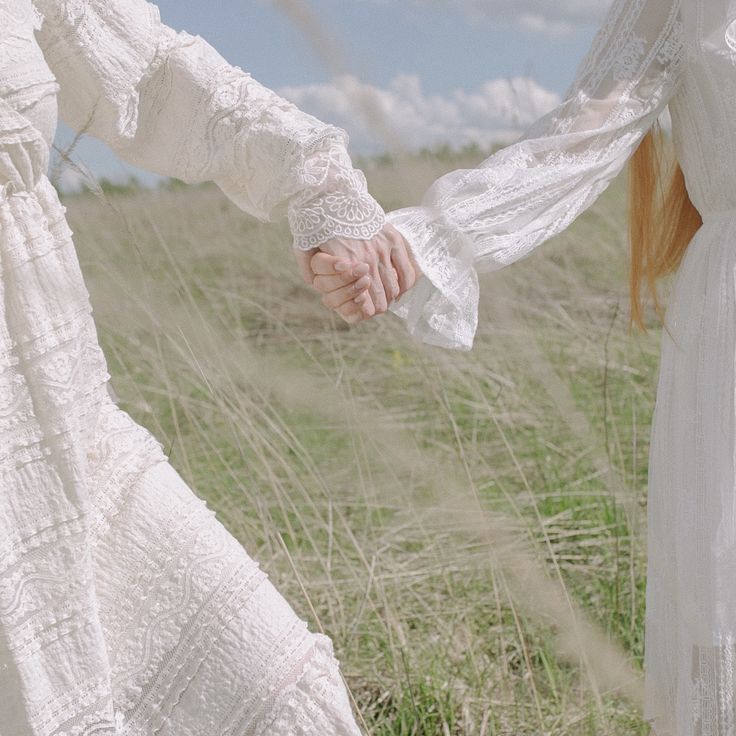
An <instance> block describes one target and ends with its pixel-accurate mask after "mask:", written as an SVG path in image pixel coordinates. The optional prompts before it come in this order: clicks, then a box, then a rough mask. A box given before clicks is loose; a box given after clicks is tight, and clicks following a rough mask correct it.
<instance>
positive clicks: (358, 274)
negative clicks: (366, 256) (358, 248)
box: [312, 263, 368, 294]
mask: <svg viewBox="0 0 736 736" xmlns="http://www.w3.org/2000/svg"><path fill="white" fill-rule="evenodd" d="M367 275H368V264H367V263H361V264H360V265H359V266H356V267H355V268H354V269H353V270H351V271H347V272H345V273H340V274H334V275H329V276H315V277H314V281H313V283H312V286H314V288H315V289H317V291H321V292H322V293H323V294H327V293H329V292H330V291H335V289H340V288H342V287H343V286H347V285H348V284H352V283H354V282H356V281H357V280H358V279H360V278H362V277H364V276H367Z"/></svg>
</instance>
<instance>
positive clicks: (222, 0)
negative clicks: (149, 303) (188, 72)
mask: <svg viewBox="0 0 736 736" xmlns="http://www.w3.org/2000/svg"><path fill="white" fill-rule="evenodd" d="M305 1H306V4H307V6H308V7H309V8H310V9H311V11H312V13H313V14H314V15H315V17H317V18H318V19H319V21H320V23H321V24H322V27H323V29H324V31H325V32H326V33H328V34H330V35H331V36H332V37H334V38H336V39H337V40H338V43H339V44H340V46H341V47H342V50H343V52H344V57H345V59H346V60H347V65H348V68H347V69H346V70H345V71H347V72H349V73H351V74H353V75H354V76H355V77H356V78H357V79H358V80H360V82H361V83H362V84H368V85H371V86H372V87H375V88H377V89H378V90H390V94H391V99H393V100H394V101H397V100H398V101H400V100H401V97H402V95H403V96H406V95H407V90H408V89H410V90H412V94H414V95H418V96H421V113H419V114H421V115H427V114H429V113H428V112H427V111H428V110H431V109H433V107H438V106H440V105H441V104H442V103H443V102H444V101H445V100H447V99H453V96H454V98H455V99H457V96H458V95H465V94H466V93H467V94H475V93H477V92H478V90H480V89H481V87H482V85H484V84H486V83H488V82H489V81H491V80H507V79H510V78H515V77H529V78H531V79H533V80H534V82H535V83H536V85H537V86H538V90H537V91H540V90H545V91H549V92H551V93H556V94H557V95H559V94H561V93H563V92H564V90H565V88H566V87H567V85H568V84H569V83H570V81H571V80H572V78H573V75H574V73H575V70H576V68H577V65H578V63H579V62H580V59H581V58H582V56H583V54H584V53H585V51H586V50H587V48H588V46H589V44H590V42H591V40H592V37H593V35H594V33H595V30H596V28H597V26H598V24H599V21H600V18H601V17H602V15H603V13H604V11H605V7H606V5H607V0H555V2H552V0H305ZM283 4H284V5H285V4H287V3H286V2H284V3H283ZM158 5H159V8H160V10H161V17H162V19H163V21H164V22H165V23H167V24H168V25H170V26H172V27H173V28H176V29H177V30H186V31H189V32H190V33H193V34H199V35H201V36H203V37H204V38H205V39H206V40H207V41H209V42H210V43H211V44H212V45H213V46H215V48H217V49H218V51H219V52H220V53H221V54H222V55H223V56H224V57H225V58H226V59H227V60H228V61H229V62H231V63H233V64H237V65H238V66H240V67H242V68H243V69H246V70H247V71H249V72H250V73H251V74H252V75H253V76H254V77H255V78H256V79H257V80H258V81H260V82H261V83H263V84H265V85H267V86H269V87H272V88H274V89H277V90H279V91H280V92H282V93H284V91H285V90H288V92H289V94H288V95H287V96H290V98H291V99H293V100H294V101H295V102H296V103H297V104H299V105H301V106H303V107H304V108H305V109H307V110H308V111H309V112H311V113H312V114H315V115H317V116H318V117H321V118H322V119H325V120H328V121H329V122H335V123H337V124H340V125H342V126H343V127H345V128H346V129H347V130H348V132H349V133H350V134H351V140H353V150H354V151H355V150H356V149H363V150H364V151H365V149H366V148H368V147H370V146H369V143H368V142H367V141H366V140H365V139H364V138H363V136H362V135H361V134H360V132H359V131H358V133H357V136H356V135H355V132H356V131H354V130H351V128H352V127H353V126H354V123H353V121H352V120H351V119H349V118H343V119H337V120H336V119H331V118H330V115H331V109H332V108H331V107H330V106H329V104H325V102H324V100H325V93H326V91H330V90H331V85H333V82H334V80H333V77H332V74H331V72H330V70H329V69H327V68H326V65H325V64H324V62H323V60H322V59H321V58H320V56H319V55H318V53H316V51H315V49H314V48H313V46H312V45H311V44H310V42H309V41H308V40H307V39H306V38H305V37H304V35H303V34H302V32H301V31H300V30H299V29H298V28H297V27H296V25H295V23H294V21H293V19H292V18H291V17H290V16H289V14H288V13H287V12H285V11H284V10H283V9H281V8H280V7H279V3H278V2H277V1H276V0H215V1H214V2H209V3H205V2H202V1H201V0H159V2H158ZM310 90H311V92H310ZM317 92H319V95H318V94H317ZM483 94H484V95H485V96H486V97H488V96H489V95H490V96H491V97H492V98H493V99H495V98H497V97H498V96H499V94H502V93H501V92H499V90H498V88H497V87H488V88H486V89H485V90H484V92H483ZM539 94H541V92H539ZM318 99H319V100H322V102H321V103H319V102H318V101H317V100H318ZM493 99H491V102H493ZM539 99H540V100H541V102H540V105H541V108H544V107H545V105H546V107H549V106H550V104H551V102H550V100H551V99H552V98H551V97H549V96H547V97H545V96H544V95H541V97H539ZM499 104H500V103H499ZM320 105H321V106H320ZM461 107H462V105H461ZM465 107H466V108H467V105H466V106H465ZM476 107H477V105H476ZM310 108H311V109H310ZM463 109H465V108H463ZM544 111H546V110H544V109H539V111H538V112H539V114H541V113H542V112H544ZM496 113H498V111H496V112H491V113H488V114H489V116H491V117H493V116H494V115H496ZM460 114H462V111H461V113H460ZM500 114H501V113H498V115H500ZM530 114H531V116H532V119H533V117H535V116H536V114H537V111H536V108H535V109H534V110H533V112H532V113H529V112H528V111H527V114H526V115H522V116H521V117H520V118H519V119H520V120H522V123H521V124H522V125H526V124H527V123H528V122H530V120H529V119H528V117H529V115H530ZM455 116H456V117H457V113H455ZM476 117H477V116H476ZM482 125H483V121H480V122H479V121H478V120H477V119H476V120H474V121H472V126H470V123H469V126H470V127H468V130H472V131H476V130H477V129H478V128H479V126H480V127H482ZM494 126H495V127H496V128H499V126H500V127H504V126H503V125H500V123H499V121H498V120H496V119H495V118H494V120H493V121H490V120H489V121H488V125H487V126H486V127H487V128H488V131H491V130H494V129H495V128H494ZM441 127H442V120H441V118H440V119H438V121H434V124H433V133H432V137H431V139H427V142H428V143H433V142H437V141H438V138H437V136H441V135H442V134H441V132H440V133H438V132H437V130H438V129H441ZM505 127H506V128H508V125H507V126H505ZM463 132H466V131H465V129H464V131H463ZM490 134H491V133H490V132H488V135H490ZM469 135H471V137H472V135H474V134H473V133H470V134H469ZM447 136H448V137H453V136H456V131H452V130H449V129H448V131H447ZM69 138H70V131H68V129H66V128H65V126H61V128H60V131H59V136H58V141H59V143H61V144H62V145H63V144H64V143H65V142H66V141H68V140H69ZM484 140H485V139H484ZM461 142H462V141H461ZM75 155H76V157H77V158H78V159H79V160H80V161H81V162H83V163H84V164H85V165H86V166H87V167H88V168H89V169H90V170H91V171H92V172H94V173H95V174H97V175H104V176H108V177H110V178H121V177H125V176H126V175H127V173H128V172H133V173H136V174H139V175H140V174H141V172H140V171H139V170H137V169H134V168H133V167H130V166H128V165H127V164H121V163H120V162H118V161H117V160H116V159H115V157H114V156H113V155H112V154H111V153H110V152H109V151H107V150H106V149H105V147H104V146H102V145H101V144H99V143H96V142H93V141H91V140H86V141H83V142H82V144H80V146H79V147H78V148H77V149H76V151H75ZM144 178H145V177H144Z"/></svg>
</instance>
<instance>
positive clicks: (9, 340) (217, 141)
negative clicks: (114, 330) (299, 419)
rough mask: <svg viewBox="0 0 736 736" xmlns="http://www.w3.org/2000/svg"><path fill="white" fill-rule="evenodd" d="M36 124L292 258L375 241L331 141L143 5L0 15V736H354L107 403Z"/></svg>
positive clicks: (232, 548)
mask: <svg viewBox="0 0 736 736" xmlns="http://www.w3.org/2000/svg"><path fill="white" fill-rule="evenodd" d="M57 109H58V110H59V111H60V112H61V113H62V115H63V117H64V119H65V120H66V121H67V122H68V123H69V124H70V125H72V126H73V127H75V128H76V129H77V130H83V129H84V130H87V131H88V132H90V133H91V134H93V135H96V136H98V137H100V138H102V139H103V140H105V141H107V142H108V143H109V144H110V145H111V146H113V147H114V148H115V150H116V151H118V152H119V153H120V155H121V156H123V157H125V158H126V159H127V160H128V161H131V162H133V163H137V164H139V165H142V166H146V167H147V168H149V169H151V170H154V171H157V172H158V173H161V174H169V175H172V176H177V177H179V178H182V179H185V180H187V181H215V182H216V183H218V184H219V185H220V186H221V188H222V189H223V191H225V193H226V194H227V195H228V196H229V197H230V198H231V199H232V200H233V201H234V202H235V203H236V204H238V205H239V206H240V207H241V208H242V209H244V210H246V211H248V212H250V213H251V214H253V215H255V216H258V217H260V218H261V219H269V218H271V217H277V216H285V217H286V216H288V219H289V222H290V224H291V227H292V232H293V234H294V245H295V247H298V248H305V249H309V248H311V247H313V246H314V245H318V244H319V243H320V242H322V241H323V240H325V239H328V238H330V237H332V236H335V235H342V236H351V237H370V236H371V235H372V234H373V233H375V232H376V231H377V230H378V229H380V227H381V226H382V223H383V211H382V210H381V208H380V207H379V206H378V205H377V203H376V202H375V200H373V199H372V198H371V197H370V196H369V195H368V194H367V192H366V190H365V179H364V177H363V176H362V174H361V173H360V172H359V171H357V170H355V169H353V168H352V166H351V163H350V159H349V157H348V156H347V153H346V150H345V144H346V136H345V133H344V132H343V131H341V130H339V129H337V128H333V127H331V126H328V125H325V124H323V123H321V122H320V121H318V120H316V119H315V118H312V117H311V116H308V115H306V114H304V113H302V112H300V111H299V110H297V109H296V108H295V107H294V106H293V105H290V104H289V103H287V102H286V101H285V100H283V99H281V98H279V97H278V96H277V95H275V94H274V93H273V92H271V91H270V90H267V89H265V88H264V87H262V86H260V85H259V84H258V83H257V82H255V80H253V79H252V78H251V77H250V76H249V75H248V74H247V73H246V72H244V71H242V70H240V69H239V68H237V67H233V66H231V65H229V64H227V63H226V62H225V60H224V59H222V57H221V56H219V54H217V52H216V51H215V50H214V49H213V48H212V47H211V46H209V45H208V44H207V43H206V42H205V41H204V40H203V39H202V38H200V37H195V36H191V35H189V34H187V33H185V32H182V33H180V34H177V33H176V32H174V31H173V30H172V29H170V28H168V27H166V26H164V25H163V24H162V23H161V22H160V18H159V15H158V11H157V9H156V7H155V6H153V5H151V4H149V3H147V2H144V0H116V2H114V3H110V2H108V1H107V0H84V2H69V1H68V0H43V1H41V0H39V2H36V3H31V0H0V736H92V735H93V734H94V736H102V735H103V734H104V735H108V734H110V735H116V736H122V735H125V736H153V735H154V734H159V735H161V736H164V735H167V736H256V735H259V736H358V734H359V733H360V730H359V728H358V726H357V723H356V720H355V716H354V714H353V712H352V709H351V703H350V700H349V696H348V691H347V688H346V686H345V684H344V682H343V680H342V677H341V674H340V670H339V666H338V661H337V660H336V659H335V656H334V653H333V650H332V643H331V641H330V639H329V638H328V637H327V636H325V635H323V634H319V633H314V632H310V631H309V630H308V629H307V625H306V623H305V622H304V621H302V620H301V619H300V618H299V617H298V616H297V615H296V614H295V612H294V611H293V609H292V608H291V606H290V605H289V604H288V603H287V602H286V601H285V600H284V599H283V598H282V597H281V596H280V595H279V593H278V592H277V591H276V589H275V588H274V586H273V585H272V584H271V583H270V581H269V580H268V577H267V576H266V574H265V572H264V571H263V570H261V569H259V567H258V565H257V564H256V563H255V562H254V561H253V560H252V559H251V558H250V557H249V556H248V554H247V553H246V551H245V550H244V549H243V547H242V546H241V545H240V544H239V543H238V542H237V541H236V540H235V538H234V537H232V536H231V535H230V534H229V533H228V531H227V530H226V529H225V528H224V527H223V525H222V524H221V523H220V522H219V521H218V520H217V519H216V518H215V514H214V512H213V510H212V509H209V508H208V507H207V506H206V504H205V503H204V502H203V501H202V500H201V499H200V498H199V497H198V496H197V495H196V493H195V492H194V491H193V490H192V489H191V488H189V487H188V486H187V485H186V484H185V483H184V481H183V480H182V478H181V477H180V476H179V474H178V473H177V472H176V470H175V469H174V468H173V467H172V466H171V465H170V464H169V462H168V459H167V457H166V456H165V454H164V452H163V448H162V446H161V444H160V442H159V441H158V440H157V439H156V438H155V437H153V435H152V434H151V433H150V432H149V431H148V430H147V429H145V428H144V427H142V426H140V425H138V424H136V423H135V422H134V421H133V420H132V418H131V417H130V416H129V415H128V414H127V413H126V412H125V411H123V410H122V409H121V408H120V407H118V406H117V405H116V403H115V402H114V401H113V398H112V397H111V395H110V393H109V392H108V381H109V378H110V374H109V373H108V370H107V365H106V361H105V356H104V355H103V352H102V350H101V348H100V345H99V342H98V336H97V331H96V327H95V324H94V320H93V317H92V308H91V304H90V301H89V294H88V292H87V289H86V287H85V284H84V280H83V277H82V273H81V270H80V267H79V262H78V260H77V255H76V252H75V248H74V242H73V237H72V236H73V233H72V231H71V229H70V228H69V225H68V224H67V221H66V217H65V208H64V207H63V205H62V204H61V202H60V201H59V197H58V195H57V192H56V190H55V189H54V187H53V186H52V184H51V182H50V181H49V179H48V177H47V169H48V163H49V147H50V145H51V143H52V141H53V138H54V132H55V130H56V123H57ZM251 247H258V244H257V243H253V244H251ZM245 511H246V512H247V510H245Z"/></svg>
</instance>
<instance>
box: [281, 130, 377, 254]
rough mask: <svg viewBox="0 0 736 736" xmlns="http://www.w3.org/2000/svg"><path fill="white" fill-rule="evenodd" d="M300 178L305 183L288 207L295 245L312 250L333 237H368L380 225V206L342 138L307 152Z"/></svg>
mask: <svg viewBox="0 0 736 736" xmlns="http://www.w3.org/2000/svg"><path fill="white" fill-rule="evenodd" d="M299 178H300V179H301V181H302V183H303V184H304V185H305V186H304V188H303V189H302V190H301V191H300V192H299V194H297V195H296V196H295V197H293V198H292V199H291V201H290V202H289V207H288V218H289V226H290V227H291V232H292V235H293V236H294V248H297V249H299V250H311V249H312V248H317V247H319V246H320V245H321V244H322V243H324V242H326V241H327V240H330V239H331V238H334V237H345V238H356V239H359V240H369V239H370V238H372V237H373V236H374V235H375V234H376V233H378V232H379V231H380V230H381V228H382V227H383V224H384V222H385V215H384V212H383V209H382V208H381V205H379V204H378V202H376V200H375V199H373V197H371V195H370V194H368V189H367V185H366V180H365V176H364V175H363V172H362V171H360V170H359V169H354V168H353V165H352V162H351V160H350V157H349V156H348V154H347V151H346V150H345V148H344V145H343V144H342V143H341V142H338V141H334V140H332V141H330V146H329V148H328V149H326V150H324V149H322V150H319V151H315V152H313V153H311V154H310V155H308V156H306V157H305V159H304V163H303V167H302V170H301V172H300V177H299Z"/></svg>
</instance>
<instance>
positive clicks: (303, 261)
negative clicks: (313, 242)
mask: <svg viewBox="0 0 736 736" xmlns="http://www.w3.org/2000/svg"><path fill="white" fill-rule="evenodd" d="M315 252H316V251H315V250H295V251H294V256H295V257H296V263H297V266H298V267H299V274H300V275H301V277H302V279H303V280H304V282H305V283H307V284H312V283H313V282H314V273H313V272H312V267H311V261H312V258H313V256H314V253H315Z"/></svg>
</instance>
